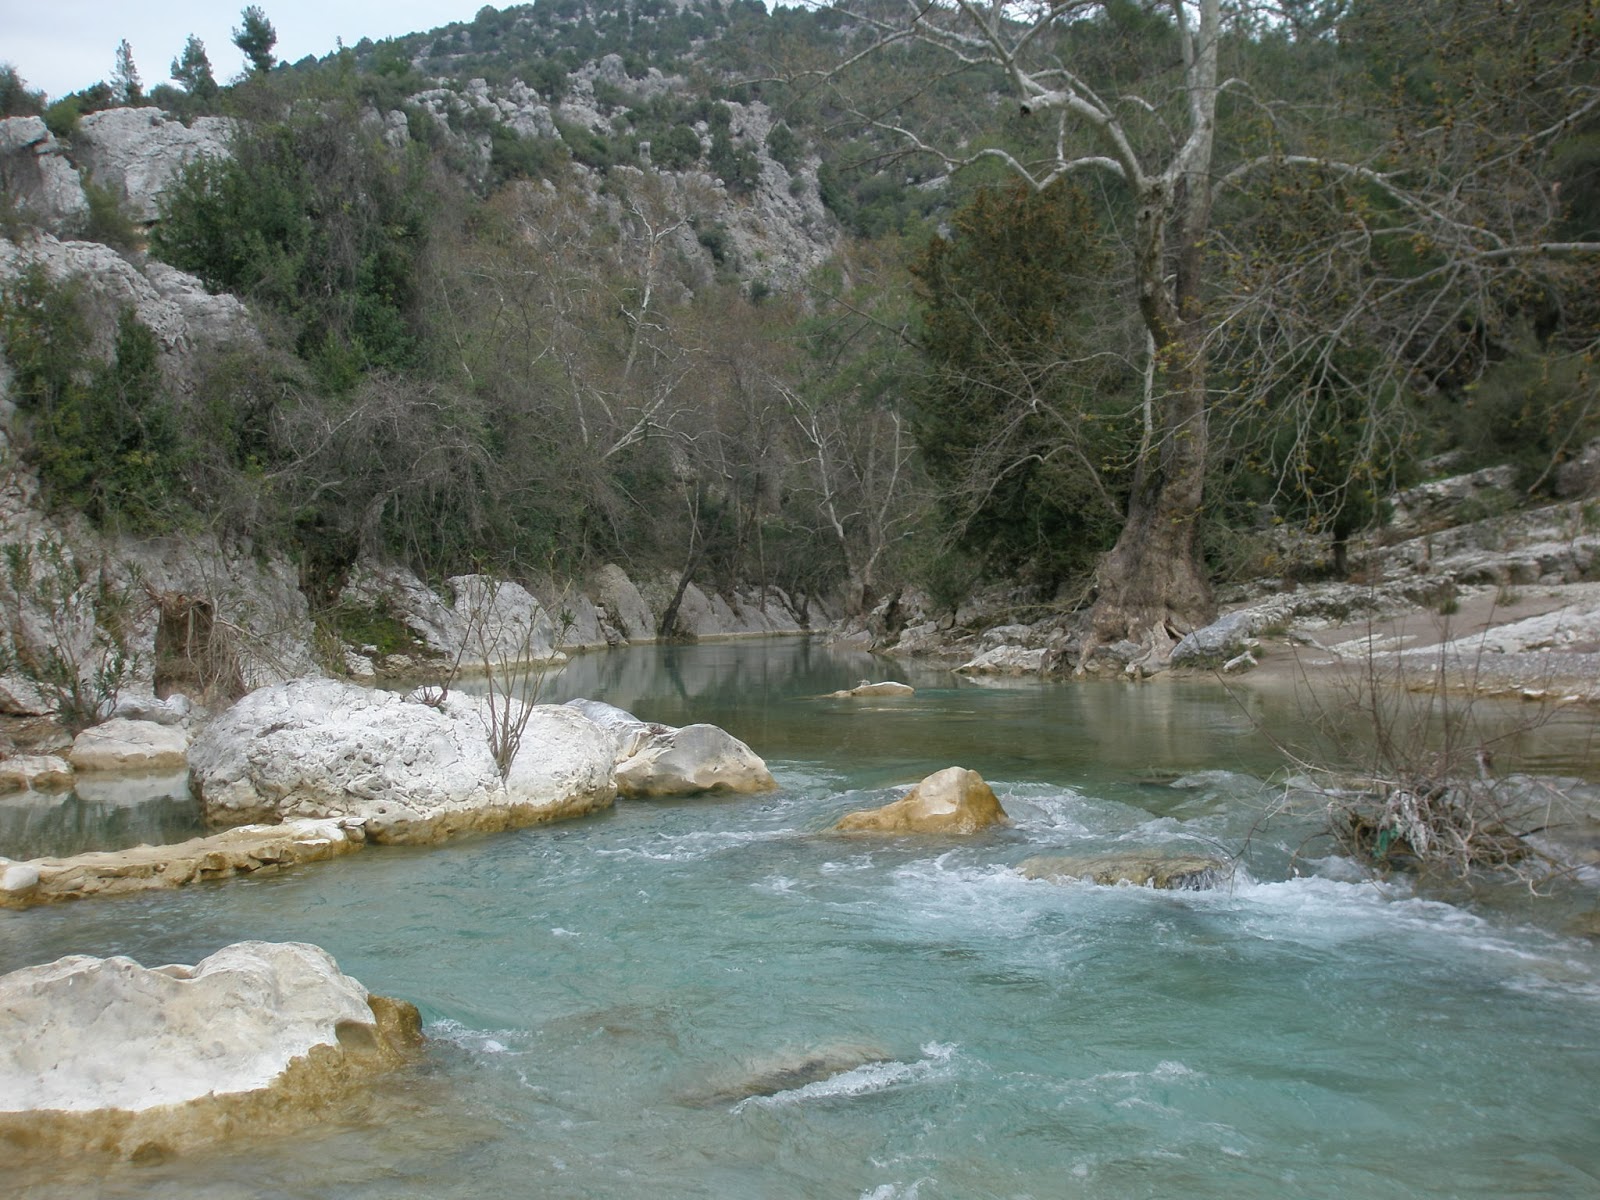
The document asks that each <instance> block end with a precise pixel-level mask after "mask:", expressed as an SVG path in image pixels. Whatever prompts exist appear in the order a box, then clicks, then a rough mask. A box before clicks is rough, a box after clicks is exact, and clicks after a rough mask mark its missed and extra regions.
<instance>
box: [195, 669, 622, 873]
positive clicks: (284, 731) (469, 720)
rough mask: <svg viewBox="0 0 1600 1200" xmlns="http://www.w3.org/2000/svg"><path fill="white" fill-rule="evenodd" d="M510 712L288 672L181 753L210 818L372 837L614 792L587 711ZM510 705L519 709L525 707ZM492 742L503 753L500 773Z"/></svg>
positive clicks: (567, 806) (595, 799)
mask: <svg viewBox="0 0 1600 1200" xmlns="http://www.w3.org/2000/svg"><path fill="white" fill-rule="evenodd" d="M506 715H507V714H506V709H505V708H504V706H503V705H502V707H501V709H500V711H499V714H498V716H497V714H496V712H495V711H493V710H492V709H491V707H490V705H489V704H488V702H487V701H486V700H484V699H482V698H480V697H474V696H465V695H460V694H457V693H452V694H451V695H450V696H449V697H448V698H447V699H446V700H444V701H442V702H440V703H437V704H429V703H425V702H424V701H423V700H422V699H420V698H418V697H415V696H412V697H404V696H400V695H398V694H397V693H394V692H383V691H373V690H368V689H366V688H361V687H356V686H355V685H353V684H347V683H340V682H337V681H334V680H329V679H311V680H308V679H301V680H294V681H292V682H289V683H283V684H277V685H275V686H273V687H266V688H262V689H260V690H259V691H256V692H252V693H250V695H248V696H246V697H245V698H244V699H242V700H240V701H239V702H238V703H237V704H235V705H234V706H233V707H232V708H231V709H229V710H228V711H227V712H226V713H223V714H222V715H221V716H220V717H218V718H216V719H215V720H214V721H212V722H211V723H210V724H209V725H207V726H206V728H205V729H204V730H202V731H201V733H200V735H199V736H198V737H197V738H196V739H195V742H194V745H193V746H192V747H191V748H190V754H189V762H190V767H191V769H192V770H193V772H194V781H195V785H196V788H197V790H198V791H199V794H200V798H201V803H202V806H203V808H204V811H205V816H206V819H207V820H208V821H210V822H212V823H213V824H219V825H236V824H243V823H245V822H250V821H265V822H273V821H281V820H286V819H289V818H291V817H345V818H359V819H362V820H363V821H364V822H365V826H366V832H367V836H368V837H370V838H372V839H373V840H374V841H378V842H434V841H440V840H442V839H444V838H446V837H449V836H452V835H454V834H457V833H467V832H475V831H494V830H500V829H509V828H515V827H518V826H522V825H531V824H534V823H536V822H539V821H548V820H552V819H555V818H558V817H569V816H578V815H581V814H583V813H587V812H592V811H594V810H595V809H599V808H603V807H605V806H607V805H609V804H610V803H611V802H612V800H613V799H614V798H615V797H616V784H615V782H614V781H613V779H612V769H613V765H614V762H615V758H614V747H615V742H614V740H613V738H612V737H611V736H610V735H608V734H607V733H606V732H605V731H603V730H602V729H600V728H599V727H598V726H597V725H595V723H594V722H593V721H590V720H588V719H587V718H586V717H584V716H583V715H582V714H581V713H578V712H576V711H574V710H573V709H570V708H566V707H563V706H558V705H550V704H537V705H533V706H531V708H530V710H529V711H528V713H527V718H528V719H527V724H526V726H525V727H523V729H522V730H521V732H520V739H518V738H517V736H516V730H515V729H514V728H512V727H511V724H508V722H507V720H506ZM511 716H512V723H513V724H514V721H515V720H516V719H520V716H521V706H520V705H516V704H515V703H513V708H512V712H511ZM511 741H516V745H515V746H512V745H511V744H510V742H511ZM497 749H503V750H505V751H506V753H507V754H508V755H509V769H508V770H507V771H506V772H505V773H504V775H503V776H502V773H501V770H500V767H499V765H498V764H497V761H496V750H497ZM512 751H514V753H513V752H512Z"/></svg>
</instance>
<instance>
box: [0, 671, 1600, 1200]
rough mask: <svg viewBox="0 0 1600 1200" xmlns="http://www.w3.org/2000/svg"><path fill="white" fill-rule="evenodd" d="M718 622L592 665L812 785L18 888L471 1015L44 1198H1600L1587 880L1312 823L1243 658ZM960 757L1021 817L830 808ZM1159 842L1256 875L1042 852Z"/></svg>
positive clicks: (32, 1188)
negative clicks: (290, 863)
mask: <svg viewBox="0 0 1600 1200" xmlns="http://www.w3.org/2000/svg"><path fill="white" fill-rule="evenodd" d="M700 650H702V651H703V653H698V654H697V653H691V652H687V651H683V650H674V651H672V652H671V654H670V655H665V654H664V655H657V656H655V658H654V659H647V658H646V657H645V656H643V655H639V654H635V655H631V656H629V655H623V656H619V660H612V661H610V665H607V664H606V662H604V661H602V662H598V663H596V664H594V665H593V666H592V667H585V668H584V670H585V671H590V672H591V673H592V678H590V679H588V680H587V681H584V680H576V676H574V679H575V680H576V682H577V685H578V686H581V687H583V688H586V689H589V690H593V691H595V692H596V693H597V694H599V695H600V696H601V697H602V698H605V699H608V700H612V701H613V702H617V703H623V704H626V705H627V706H629V707H632V708H634V709H635V711H637V712H639V713H640V715H642V716H646V717H651V718H655V719H662V720H668V721H674V722H681V721H684V720H687V719H707V720H713V721H716V722H718V723H720V724H724V725H725V726H727V727H728V728H730V729H732V730H733V732H735V733H736V734H738V735H739V736H741V737H744V738H746V739H747V740H748V741H750V742H751V743H752V744H753V745H754V746H755V747H756V749H757V750H758V751H761V752H762V753H764V754H765V755H766V756H767V757H768V759H769V763H770V764H771V765H772V767H773V769H774V772H775V774H776V776H777V778H778V780H779V783H780V785H781V786H780V790H779V791H778V792H777V793H774V794H771V795H768V796H758V797H752V798H746V799H739V800H730V799H725V798H706V799H699V800H692V801H678V802H670V803H660V802H635V803H624V804H619V805H618V807H617V809H616V810H615V811H614V812H612V813H610V814H607V815H604V816H600V817H597V818H593V819H589V820H584V821H577V822H569V823H565V824H560V825H553V826H548V827H543V828H536V829H529V830H524V831H520V832H517V833H512V834H506V835H502V836H498V837H492V838H481V839H475V840H469V841H464V842H459V843H454V844H451V845H447V846H444V847H440V848H434V849H406V848H385V847H369V848H368V849H367V850H365V851H364V852H363V853H362V854H360V855H357V856H354V857H352V858H349V859H346V860H343V861H341V862H339V863H334V864H328V865H325V866H319V867H314V868H307V869H302V870H298V871H294V872H289V873H285V874H282V875H278V876H272V877H262V878H252V879H251V880H248V881H236V882H233V883H230V884H228V885H226V886H221V887H205V888H195V889H190V890H187V891H184V892H179V893H172V894H169V895H150V896H142V897H137V898H133V899H129V900H126V901H122V902H104V903H98V904H88V903H85V904H79V905H72V906H60V907H56V908H52V909H38V910H31V911H28V912H24V913H0V967H3V968H4V969H11V968H12V967H15V966H21V965H24V964H25V963H31V962H39V961H45V960H48V959H50V958H53V957H56V956H57V955H59V954H62V953H68V952H74V951H79V952H87V953H97V954H105V953H130V954H132V955H134V956H135V957H137V958H140V959H141V960H142V961H145V962H151V963H154V962H173V961H179V962H182V961H189V962H192V961H194V960H195V959H196V958H197V957H200V956H203V955H204V954H206V953H209V952H210V951H212V950H214V949H215V948H217V947H218V946H220V945H222V944H225V943H227V942H230V941H235V940H239V939H241V938H247V937H263V938H273V939H296V940H307V941H312V942H316V943H318V944H320V945H323V946H326V947H327V948H328V949H329V950H330V951H331V952H332V953H333V954H334V955H335V956H336V957H337V958H338V960H339V962H340V964H341V965H342V966H343V967H344V968H345V969H346V970H347V971H349V972H350V973H351V974H353V975H355V976H356V977H357V978H359V979H361V980H362V981H363V982H365V983H366V984H367V985H368V986H369V987H370V988H372V990H373V991H375V992H379V993H382V994H388V995H397V996H403V997H406V998H408V999H411V1000H413V1001H415V1002H417V1003H418V1004H419V1006H420V1007H421V1008H422V1011H423V1015H424V1019H425V1022H426V1030H427V1033H428V1035H429V1038H430V1041H429V1046H428V1049H427V1050H426V1052H425V1054H424V1056H423V1058H422V1060H421V1061H420V1062H419V1063H418V1064H417V1065H416V1066H415V1067H414V1068H412V1069H410V1070H408V1071H406V1072H402V1073H401V1074H400V1075H398V1076H396V1077H395V1078H393V1079H391V1080H388V1081H386V1082H385V1083H384V1084H383V1085H382V1086H381V1087H379V1088H377V1089H375V1090H374V1091H373V1092H372V1093H371V1094H370V1095H367V1096H365V1097H363V1098H360V1099H358V1100H355V1101H352V1103H351V1105H350V1106H349V1107H348V1109H347V1110H341V1111H339V1112H336V1113H332V1114H328V1115H327V1116H326V1119H323V1120H321V1121H320V1122H319V1124H318V1125H317V1126H316V1127H314V1128H312V1129H308V1130H307V1131H306V1132H305V1133H304V1134H302V1135H300V1136H298V1137H296V1138H293V1139H287V1140H280V1141H274V1142H270V1143H253V1144H248V1145H246V1144H240V1145H238V1146H235V1147H231V1148H227V1149H224V1150H220V1151H217V1152H214V1153H211V1154H207V1155H202V1156H196V1157H194V1158H189V1159H183V1160H174V1161H172V1162H168V1163H161V1164H154V1165H151V1166H146V1167H140V1168H137V1169H135V1168H131V1167H128V1168H121V1167H119V1168H112V1169H107V1168H103V1167H97V1168H94V1169H93V1173H92V1176H85V1175H84V1174H83V1173H82V1172H81V1171H80V1172H79V1175H78V1176H77V1177H76V1178H70V1177H69V1176H68V1175H67V1174H66V1170H67V1169H66V1168H60V1169H57V1170H55V1171H53V1172H52V1174H51V1175H49V1176H48V1177H36V1178H23V1179H21V1180H20V1181H19V1182H18V1183H17V1187H16V1189H15V1190H16V1191H17V1194H20V1195H24V1196H39V1197H44V1196H51V1197H54V1196H58V1195H59V1196H68V1195H74V1196H76V1195H83V1194H86V1192H87V1193H89V1194H96V1195H104V1196H116V1197H123V1196H126V1197H140V1198H146V1197H149V1198H154V1197H157V1196H159V1197H163V1198H166V1197H201V1196H204V1197H208V1198H209V1197H212V1196H221V1197H227V1198H228V1200H234V1198H239V1200H245V1198H252V1200H253V1198H257V1197H260V1198H262V1200H265V1198H267V1197H282V1196H308V1197H309V1196H315V1197H319V1198H321V1197H329V1198H334V1200H346V1198H348V1200H356V1198H360V1200H367V1198H372V1197H394V1198H397V1200H398V1198H401V1197H415V1196H428V1197H443V1198H450V1200H453V1198H455V1197H461V1198H463V1200H465V1198H468V1197H470V1198H471V1200H502V1198H504V1200H511V1198H516V1200H522V1198H525V1197H528V1196H538V1197H541V1198H544V1197H555V1198H572V1200H598V1198H611V1197H652V1198H654V1197H714V1198H724V1197H726V1198H729V1200H733V1198H740V1200H742V1198H746V1197H757V1196H759V1197H763V1198H765V1197H778V1198H790V1197H793V1198H795V1200H801V1198H804V1200H812V1198H814V1197H831V1196H841V1197H870V1198H875V1200H907V1198H913V1197H914V1198H917V1200H957V1198H959V1200H968V1198H971V1197H979V1196H1003V1197H1024V1196H1030V1197H1122V1196H1158V1197H1165V1196H1196V1197H1207V1196H1218V1197H1220V1196H1226V1197H1229V1200H1234V1198H1238V1200H1253V1198H1255V1197H1262V1198H1265V1197H1273V1198H1277V1197H1282V1196H1285V1195H1310V1196H1360V1197H1434V1196H1467V1197H1484V1198H1486V1200H1487V1198H1489V1197H1505V1196H1578V1195H1592V1194H1600V1142H1597V1139H1596V1138H1595V1136H1594V1133H1595V1126H1594V1116H1595V1112H1596V1111H1597V1108H1600V1105H1597V1101H1600V1085H1597V1083H1596V1080H1597V1079H1600V963H1597V957H1596V953H1595V950H1594V948H1593V946H1592V944H1591V943H1589V942H1587V941H1584V940H1580V939H1576V938H1573V937H1569V936H1566V935H1565V934H1564V933H1563V932H1562V930H1561V927H1560V916H1559V914H1560V913H1561V912H1562V911H1563V910H1562V909H1561V907H1560V906H1561V905H1562V904H1563V903H1566V902H1564V901H1562V900H1560V899H1558V900H1556V901H1552V902H1547V905H1553V906H1554V907H1553V908H1551V907H1545V908H1527V907H1511V908H1507V907H1478V906H1467V905H1464V904H1456V903H1448V902H1445V901H1444V900H1442V899H1439V898H1438V897H1435V896H1430V895H1423V894H1418V893H1416V892H1415V891H1414V890H1412V889H1411V888H1409V887H1407V886H1404V885H1402V884H1394V883H1391V884H1381V885H1380V884H1376V883H1373V882H1370V881H1367V880H1364V879H1363V878H1362V877H1361V874H1360V872H1359V871H1358V870H1357V869H1355V868H1354V866H1353V865H1352V864H1349V863H1346V862H1343V861H1342V860H1340V859H1337V858H1322V859H1316V858H1311V857H1307V856H1306V855H1305V854H1304V853H1302V852H1301V846H1302V843H1303V842H1304V839H1305V836H1306V833H1307V832H1308V831H1307V829H1305V828H1303V827H1298V826H1293V825H1290V826H1288V827H1286V828H1285V827H1280V826H1277V825H1267V826H1263V825H1262V817H1263V814H1264V813H1265V812H1266V811H1267V810H1268V809H1269V808H1270V807H1271V806H1272V804H1273V803H1274V799H1275V797H1276V796H1277V795H1278V794H1279V789H1274V788H1273V787H1271V786H1270V785H1268V784H1266V783H1264V782H1263V781H1264V780H1266V779H1268V778H1269V777H1270V776H1271V775H1272V773H1273V771H1274V770H1275V769H1276V760H1275V758H1274V756H1273V754H1272V752H1271V748H1270V746H1267V745H1265V744H1263V743H1259V742H1257V741H1255V740H1253V739H1252V738H1251V737H1250V736H1249V735H1248V733H1246V732H1241V731H1240V730H1239V727H1238V710H1237V708H1236V707H1232V703H1233V702H1232V701H1229V700H1228V699H1227V698H1226V697H1224V696H1221V695H1220V694H1219V693H1216V692H1213V691H1208V690H1207V689H1205V688H1203V687H1194V688H1190V687H1187V686H1177V687H1167V686H1165V685H1161V686H1159V687H1156V688H1147V689H1134V688H1094V687H1089V688H1077V689H1074V688H1071V687H1059V688H1048V687H1038V686H1030V687H1026V688H1016V689H1007V688H994V689H975V688H964V687H956V686H952V685H951V684H950V682H949V679H948V677H935V678H932V679H931V680H930V681H928V682H930V683H931V684H933V685H936V686H926V687H922V688H921V689H920V690H919V692H918V694H917V696H915V697H912V698H910V699H911V703H910V704H909V705H907V706H903V707H902V708H894V707H892V706H888V705H885V706H881V707H882V711H874V712H872V713H871V714H862V713H861V712H859V711H857V710H852V709H851V708H850V707H849V706H848V704H846V703H845V702H840V701H825V700H822V699H819V698H818V697H819V696H821V695H822V694H823V693H825V692H827V691H830V690H833V689H835V688H838V687H841V686H844V685H846V684H850V683H854V682H855V681H856V680H857V679H859V678H860V677H862V676H863V675H877V674H881V669H880V668H878V667H874V666H867V665H863V664H862V663H861V662H859V661H856V660H852V659H848V658H837V659H836V658H833V657H830V656H828V655H824V654H822V653H821V652H820V651H819V650H818V649H817V648H815V647H812V648H809V649H808V648H806V647H805V646H804V644H801V643H790V644H779V645H778V646H777V647H762V646H756V645H743V646H737V647H731V646H721V647H704V648H700ZM581 661H582V660H580V663H581ZM652 661H653V662H654V663H655V664H656V667H657V669H658V670H657V674H656V675H651V674H650V672H648V671H647V670H645V666H646V665H648V663H649V662H652ZM575 665H576V664H575ZM652 679H654V680H655V682H654V683H652V682H651V680H652ZM608 687H609V688H610V690H609V691H608V690H607V688H608ZM951 762H960V763H962V764H963V765H968V766H973V767H975V768H976V769H979V770H980V771H982V772H983V773H984V774H985V776H986V777H987V778H989V779H990V781H991V782H992V783H993V784H994V786H995V787H996V790H997V792H998V794H999V795H1000V797H1001V801H1002V803H1003V804H1004V805H1005V807H1006V809H1007V810H1008V812H1009V813H1010V814H1011V818H1012V820H1011V823H1010V824H1009V826H1007V827H1005V828H1003V829H999V830H995V831H993V832H991V833H988V834H985V835H982V836H980V837H977V838H973V839H969V840H964V841H963V840H932V841H927V840H919V839H900V838H887V839H872V840H864V839H860V838H842V837H838V836H834V835H830V834H828V833H827V832H826V830H827V829H828V827H829V826H830V825H831V824H832V823H833V822H834V821H836V820H837V819H838V817H839V816H840V815H842V814H843V813H844V812H846V811H849V810H851V809H853V808H861V807H867V806H870V805H874V804H881V803H884V802H885V801H887V800H889V799H891V798H893V797H894V796H895V795H897V794H898V786H897V785H900V784H903V783H907V782H911V781H913V780H915V779H916V778H919V777H920V776H921V775H923V774H926V773H927V772H928V771H931V770H934V769H937V768H938V767H941V766H946V765H949V764H950V763H951ZM1129 849H1139V850H1155V851H1165V852H1174V853H1176V852H1182V853H1206V854H1214V855H1218V856H1220V857H1223V858H1225V859H1226V860H1228V861H1230V862H1232V863H1233V864H1234V872H1233V876H1232V880H1231V882H1230V884H1229V885H1228V886H1225V887H1221V888H1218V889H1216V890H1212V891H1203V892H1157V891H1152V890H1149V889H1143V888H1132V887H1096V886H1092V885H1088V884H1081V883H1066V884H1053V883H1048V882H1042V881H1033V880H1028V879H1025V878H1024V877H1023V876H1022V875H1021V874H1019V873H1018V871H1017V870H1016V867H1017V865H1018V864H1019V863H1020V862H1022V861H1023V860H1024V859H1026V858H1028V857H1031V856H1034V855H1039V854H1105V853H1112V852H1116V851H1119V850H1129ZM1574 894H1575V895H1576V896H1577V897H1578V899H1577V901H1576V902H1575V903H1576V904H1577V905H1578V906H1579V907H1581V906H1584V905H1588V906H1591V907H1592V905H1593V898H1592V897H1593V893H1592V892H1591V891H1585V890H1582V889H1575V890H1574ZM1551 912H1554V913H1556V914H1557V915H1554V916H1552V915H1549V914H1550V913H1551ZM86 1170H87V1168H86ZM86 1179H87V1180H88V1182H87V1183H86Z"/></svg>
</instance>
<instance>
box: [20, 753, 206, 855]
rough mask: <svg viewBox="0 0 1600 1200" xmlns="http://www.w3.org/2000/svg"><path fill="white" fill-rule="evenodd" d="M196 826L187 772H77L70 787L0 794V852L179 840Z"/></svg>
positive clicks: (64, 851)
mask: <svg viewBox="0 0 1600 1200" xmlns="http://www.w3.org/2000/svg"><path fill="white" fill-rule="evenodd" d="M200 832H201V824H200V806H199V804H198V803H196V801H195V799H194V797H193V796H192V795H190V792H189V775H188V772H186V771H177V772H170V773H163V774H156V775H135V776H127V775H116V776H112V775H105V776H95V775H80V776H79V777H78V779H77V781H76V784H75V786H74V790H73V791H70V792H35V791H26V792H15V793H12V794H11V795H8V796H0V855H4V856H5V857H7V858H15V859H27V858H40V857H44V856H46V855H56V856H63V855H68V854H81V853H83V852H84V851H88V850H120V849H123V848H124V847H127V846H137V845H139V844H140V843H142V842H148V843H150V844H152V845H160V844H162V843H165V842H181V841H184V840H185V839H187V838H191V837H195V836H196V835H197V834H199V833H200Z"/></svg>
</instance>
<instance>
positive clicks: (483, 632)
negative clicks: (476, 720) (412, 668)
mask: <svg viewBox="0 0 1600 1200" xmlns="http://www.w3.org/2000/svg"><path fill="white" fill-rule="evenodd" d="M446 582H447V583H448V584H449V585H450V588H451V590H452V591H453V592H454V594H455V609H454V611H455V617H456V621H457V628H458V629H459V631H460V634H459V636H460V637H461V639H462V641H463V642H464V644H465V645H466V649H467V656H468V657H467V660H466V661H470V662H474V663H485V664H489V665H492V666H499V667H506V666H513V665H517V664H523V663H562V662H566V660H567V656H566V655H565V654H563V653H562V652H561V651H560V650H559V649H557V648H556V640H557V637H558V634H557V632H556V627H555V622H554V621H552V620H551V619H550V614H549V613H547V612H546V611H545V608H544V605H542V604H540V603H539V601H538V599H537V598H536V597H535V596H534V595H533V594H532V593H531V592H529V591H528V589H527V588H525V587H523V586H522V585H521V584H520V583H513V582H511V581H510V580H499V579H494V578H492V577H491V576H488V575H456V576H452V577H451V578H450V579H449V580H447V581H446Z"/></svg>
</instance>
